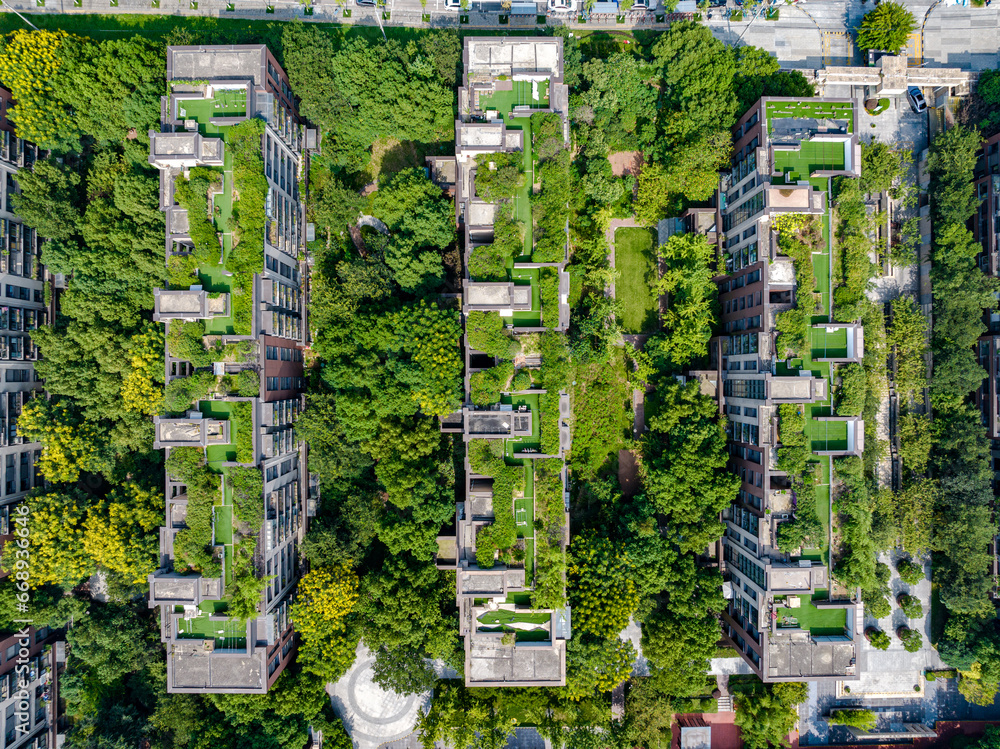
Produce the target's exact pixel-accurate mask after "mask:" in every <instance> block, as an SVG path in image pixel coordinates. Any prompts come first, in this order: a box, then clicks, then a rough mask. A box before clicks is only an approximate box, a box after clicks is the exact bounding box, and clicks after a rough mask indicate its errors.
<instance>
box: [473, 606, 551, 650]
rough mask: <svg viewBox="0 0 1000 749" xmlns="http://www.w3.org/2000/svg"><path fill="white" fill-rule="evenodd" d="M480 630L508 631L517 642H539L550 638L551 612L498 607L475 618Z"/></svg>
mask: <svg viewBox="0 0 1000 749" xmlns="http://www.w3.org/2000/svg"><path fill="white" fill-rule="evenodd" d="M477 621H478V622H479V626H478V630H479V631H480V632H510V633H513V634H514V636H515V641H517V642H540V641H546V640H550V639H551V633H550V631H549V627H550V624H551V621H552V615H551V614H540V613H534V612H526V611H511V610H509V609H498V610H497V611H487V612H486V613H484V614H480V615H479V617H478V618H477Z"/></svg>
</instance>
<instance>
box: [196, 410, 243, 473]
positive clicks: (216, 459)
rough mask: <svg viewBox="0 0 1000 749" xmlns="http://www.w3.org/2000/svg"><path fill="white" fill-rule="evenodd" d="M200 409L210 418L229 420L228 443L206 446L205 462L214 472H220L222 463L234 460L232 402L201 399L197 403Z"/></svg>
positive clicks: (235, 427)
mask: <svg viewBox="0 0 1000 749" xmlns="http://www.w3.org/2000/svg"><path fill="white" fill-rule="evenodd" d="M198 410H200V411H201V412H202V413H203V414H205V416H207V417H208V418H210V419H228V420H229V439H230V442H229V444H228V445H210V446H209V447H208V448H206V450H205V452H206V462H207V463H208V467H209V468H211V469H212V470H213V471H215V472H216V473H222V465H221V464H222V463H227V462H232V461H235V460H236V429H237V426H236V420H235V419H234V418H232V413H233V404H232V403H229V402H227V401H201V402H200V403H199V404H198Z"/></svg>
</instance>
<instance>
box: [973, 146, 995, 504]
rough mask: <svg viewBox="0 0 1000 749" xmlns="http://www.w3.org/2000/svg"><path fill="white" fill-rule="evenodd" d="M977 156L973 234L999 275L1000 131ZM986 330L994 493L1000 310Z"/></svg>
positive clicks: (981, 352) (983, 260) (984, 390)
mask: <svg viewBox="0 0 1000 749" xmlns="http://www.w3.org/2000/svg"><path fill="white" fill-rule="evenodd" d="M977 156H978V157H977V159H976V167H975V171H974V179H975V186H976V197H977V198H978V199H979V206H978V207H977V209H976V215H975V216H973V217H972V220H971V222H970V224H971V228H972V234H973V236H974V237H975V239H976V241H977V242H979V243H980V244H981V245H982V248H983V249H982V252H980V253H979V256H978V257H977V258H976V262H977V263H978V265H979V267H980V269H981V270H982V271H983V273H985V274H986V275H987V276H992V277H994V278H996V277H1000V133H998V134H996V135H993V136H991V137H989V138H987V139H986V140H985V141H983V145H982V148H981V150H980V151H979V153H978V155H977ZM983 323H984V324H985V325H986V328H987V329H986V331H985V332H984V333H983V335H982V336H980V338H979V344H978V349H977V351H976V354H977V357H978V359H979V364H980V365H981V366H982V367H983V369H985V370H986V372H987V377H986V379H984V380H983V384H982V385H981V386H980V387H979V389H978V390H977V391H976V404H977V405H978V406H979V409H980V412H981V413H982V417H983V425H984V426H985V427H986V434H987V435H988V436H989V438H990V443H991V453H992V457H993V463H994V471H995V472H994V479H993V487H994V493H1000V471H997V467H998V466H1000V387H998V385H1000V314H998V313H997V310H995V309H994V310H986V311H985V312H984V313H983Z"/></svg>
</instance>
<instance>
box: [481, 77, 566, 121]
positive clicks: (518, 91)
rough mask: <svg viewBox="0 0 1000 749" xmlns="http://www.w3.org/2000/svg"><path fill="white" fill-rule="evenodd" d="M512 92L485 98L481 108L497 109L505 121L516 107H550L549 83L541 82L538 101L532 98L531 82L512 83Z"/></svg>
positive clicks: (484, 109) (497, 93) (499, 93)
mask: <svg viewBox="0 0 1000 749" xmlns="http://www.w3.org/2000/svg"><path fill="white" fill-rule="evenodd" d="M512 84H513V88H512V89H511V90H510V91H497V92H496V93H495V94H493V96H484V97H483V98H481V99H480V100H479V106H480V108H481V109H482V110H483V111H484V112H485V111H486V110H487V109H495V110H497V112H499V113H500V114H501V115H502V116H503V117H504V119H506V118H507V115H508V114H510V112H512V111H513V110H514V107H515V106H519V107H531V108H532V109H546V108H547V107H548V106H549V82H548V81H539V83H538V99H533V98H532V97H531V81H512Z"/></svg>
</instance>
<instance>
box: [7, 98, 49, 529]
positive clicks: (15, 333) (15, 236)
mask: <svg viewBox="0 0 1000 749" xmlns="http://www.w3.org/2000/svg"><path fill="white" fill-rule="evenodd" d="M11 104H12V97H11V93H10V92H9V91H8V90H7V89H4V88H0V469H2V480H0V542H2V541H3V540H6V538H8V537H9V535H8V534H9V532H10V530H11V527H10V509H11V507H12V506H13V505H15V504H16V503H17V502H19V501H20V500H21V499H23V498H24V495H25V494H26V493H27V492H28V490H29V489H31V488H33V487H35V486H41V485H42V480H41V477H40V476H39V474H38V471H37V469H36V464H37V462H38V458H39V456H40V454H41V449H42V446H41V444H40V443H38V442H26V441H25V440H24V438H23V437H21V436H20V435H19V434H18V433H17V417H18V415H19V414H20V413H21V408H22V407H23V406H24V404H25V403H26V402H27V401H28V399H29V398H31V396H32V394H33V393H34V392H35V391H37V390H41V388H42V383H41V381H40V380H39V378H38V374H37V373H36V372H35V362H36V361H37V360H38V348H37V347H36V346H35V345H34V344H33V343H32V342H31V331H33V330H35V329H36V328H38V327H39V326H41V325H44V324H46V323H47V322H48V318H49V314H50V310H49V309H47V305H46V303H45V288H44V283H45V270H44V268H43V267H42V264H41V257H40V252H41V240H40V239H39V237H38V236H37V234H36V233H35V230H34V229H31V228H29V227H27V226H25V225H24V224H22V223H21V219H20V218H19V217H18V216H17V214H16V213H15V211H14V196H15V195H16V194H17V193H18V192H19V191H20V188H19V187H18V184H17V173H18V170H20V169H25V168H28V169H30V168H31V166H32V164H34V163H35V161H36V160H37V159H38V158H39V155H40V152H39V149H38V147H37V146H35V145H34V144H32V143H28V142H27V141H24V140H22V139H21V138H18V137H17V135H16V134H15V132H14V125H13V123H11V122H10V121H9V120H8V119H7V111H8V109H9V108H10V106H11Z"/></svg>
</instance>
